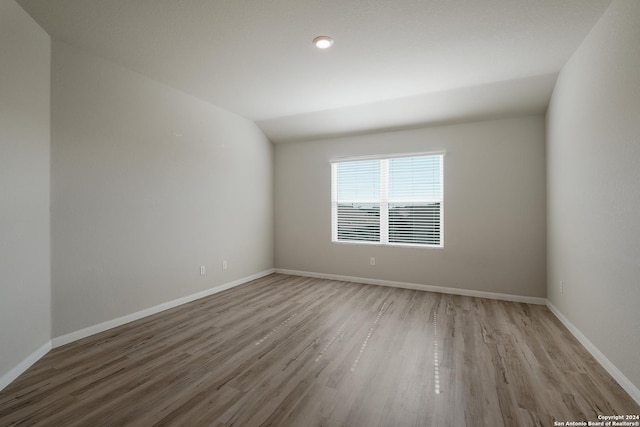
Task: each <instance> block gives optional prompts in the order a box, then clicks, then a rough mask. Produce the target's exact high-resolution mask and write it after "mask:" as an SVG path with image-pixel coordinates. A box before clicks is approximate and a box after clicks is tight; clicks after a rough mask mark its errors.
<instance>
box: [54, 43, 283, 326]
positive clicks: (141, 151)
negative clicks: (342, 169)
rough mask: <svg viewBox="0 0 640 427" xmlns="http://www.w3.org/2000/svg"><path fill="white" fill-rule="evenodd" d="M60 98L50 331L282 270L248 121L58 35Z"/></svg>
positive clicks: (263, 164) (268, 177)
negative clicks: (275, 263) (226, 266)
mask: <svg viewBox="0 0 640 427" xmlns="http://www.w3.org/2000/svg"><path fill="white" fill-rule="evenodd" d="M52 104H53V110H52V134H51V137H52V205H53V209H52V238H53V267H52V268H53V275H52V281H53V285H52V286H53V335H54V337H57V336H61V335H63V334H67V333H70V332H74V331H77V330H79V329H82V328H85V327H89V326H92V325H95V324H98V323H100V322H103V321H108V320H111V319H114V318H117V317H120V316H123V315H126V314H130V313H133V312H136V311H139V310H142V309H145V308H148V307H151V306H154V305H157V304H160V303H163V302H167V301H170V300H173V299H176V298H179V297H182V296H186V295H190V294H193V293H196V292H199V291H203V290H206V289H208V288H211V287H213V286H216V285H220V284H223V283H227V282H230V281H233V280H236V279H240V278H243V277H246V276H249V275H252V274H255V273H258V272H261V271H264V270H267V269H270V268H272V267H273V178H272V176H273V148H272V145H271V143H270V142H269V141H268V140H267V139H266V137H265V136H264V135H263V134H262V132H260V130H259V129H258V128H257V127H256V126H255V125H254V124H253V123H252V122H250V121H248V120H246V119H244V118H241V117H239V116H237V115H234V114H232V113H229V112H226V111H224V110H221V109H219V108H216V107H214V106H212V105H211V104H207V103H205V102H202V101H200V100H198V99H195V98H193V97H191V96H188V95H186V94H184V93H182V92H179V91H177V90H175V89H172V88H169V87H167V86H164V85H162V84H160V83H157V82H154V81H152V80H149V79H148V78H146V77H143V76H141V75H139V74H136V73H134V72H132V71H129V70H127V69H124V68H121V67H120V66H118V65H115V64H113V63H110V62H107V61H105V60H102V59H99V58H97V57H95V56H91V55H88V54H85V53H83V52H81V51H79V50H77V49H75V48H72V47H70V46H68V45H66V44H63V43H59V42H54V44H53V63H52ZM223 259H226V260H228V261H229V269H228V270H226V271H222V268H221V262H222V260H223ZM201 265H204V266H206V268H207V273H206V274H205V275H204V276H200V272H199V266H201Z"/></svg>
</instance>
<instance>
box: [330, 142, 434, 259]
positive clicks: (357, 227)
mask: <svg viewBox="0 0 640 427" xmlns="http://www.w3.org/2000/svg"><path fill="white" fill-rule="evenodd" d="M331 171H332V172H331V176H332V179H331V189H332V191H331V193H332V197H331V202H332V209H331V211H332V241H334V242H355V243H358V242H359V243H378V244H389V245H419V246H438V247H440V246H443V239H442V210H443V198H444V194H443V182H442V181H443V180H442V177H443V173H442V172H443V155H441V154H438V155H413V156H406V157H393V158H381V159H367V160H346V161H337V162H333V163H332V164H331Z"/></svg>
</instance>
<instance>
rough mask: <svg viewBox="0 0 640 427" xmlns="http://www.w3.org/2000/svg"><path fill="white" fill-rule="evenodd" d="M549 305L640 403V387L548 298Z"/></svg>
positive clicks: (572, 332)
mask: <svg viewBox="0 0 640 427" xmlns="http://www.w3.org/2000/svg"><path fill="white" fill-rule="evenodd" d="M547 307H548V308H549V310H551V312H552V313H553V314H554V315H555V316H556V317H557V318H558V320H560V322H562V324H563V325H564V326H565V327H566V328H567V329H568V330H569V332H571V334H572V335H573V336H574V337H576V339H577V340H578V341H579V342H580V344H582V346H583V347H584V348H586V349H587V351H588V352H589V353H591V355H592V356H593V358H594V359H596V360H597V361H598V363H600V365H602V367H603V368H604V369H605V370H606V371H607V372H608V373H609V375H611V376H612V377H613V379H614V380H616V381H617V382H618V384H620V387H622V388H623V389H624V390H625V391H626V392H627V393H629V396H631V397H632V398H633V400H635V401H636V403H638V405H640V389H638V387H636V386H635V385H634V384H633V383H632V382H631V381H630V380H629V378H627V377H626V376H625V375H624V374H623V373H622V372H620V370H619V369H618V368H616V366H615V365H614V364H613V363H612V362H611V361H610V360H609V359H607V356H605V355H604V354H602V352H601V351H600V350H598V347H596V346H595V345H594V344H593V343H592V342H591V341H589V339H588V338H587V337H586V336H585V335H584V334H583V333H582V332H580V329H578V328H577V327H576V326H575V325H574V324H573V323H571V321H570V320H569V319H567V318H566V317H565V316H564V314H562V312H561V311H560V310H558V308H557V307H556V306H555V305H553V304H552V303H551V301H549V300H547Z"/></svg>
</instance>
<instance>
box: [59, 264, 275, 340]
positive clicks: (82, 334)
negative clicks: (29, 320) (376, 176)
mask: <svg viewBox="0 0 640 427" xmlns="http://www.w3.org/2000/svg"><path fill="white" fill-rule="evenodd" d="M272 273H274V270H273V269H269V270H265V271H262V272H260V273H256V274H253V275H251V276H248V277H243V278H242V279H238V280H234V281H233V282H228V283H224V284H222V285H219V286H215V287H213V288H210V289H206V290H204V291H202V292H198V293H195V294H191V295H187V296H185V297H182V298H178V299H175V300H173V301H167V302H164V303H162V304H158V305H155V306H153V307H149V308H145V309H144V310H140V311H137V312H135V313H131V314H127V315H125V316H122V317H118V318H116V319H112V320H107V321H106V322H102V323H98V324H97V325H93V326H89V327H87V328H84V329H80V330H79V331H74V332H71V333H68V334H65V335H62V336H59V337H55V338H53V339H52V340H51V344H52V347H53V348H57V347H60V346H63V345H65V344H69V343H71V342H74V341H77V340H79V339H82V338H86V337H88V336H91V335H95V334H98V333H100V332H104V331H106V330H109V329H112V328H116V327H118V326H122V325H124V324H126V323H129V322H133V321H135V320H138V319H142V318H143V317H147V316H151V315H152V314H156V313H159V312H161V311H165V310H168V309H170V308H174V307H177V306H179V305H182V304H186V303H188V302H191V301H195V300H197V299H200V298H204V297H207V296H209V295H213V294H217V293H218V292H222V291H225V290H227V289H231V288H233V287H236V286H239V285H242V284H244V283H247V282H250V281H252V280H256V279H259V278H261V277H264V276H268V275H269V274H272Z"/></svg>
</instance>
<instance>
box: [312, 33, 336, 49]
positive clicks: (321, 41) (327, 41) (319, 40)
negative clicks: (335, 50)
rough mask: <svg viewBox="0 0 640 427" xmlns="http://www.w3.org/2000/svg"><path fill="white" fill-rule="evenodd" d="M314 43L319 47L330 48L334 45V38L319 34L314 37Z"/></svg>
mask: <svg viewBox="0 0 640 427" xmlns="http://www.w3.org/2000/svg"><path fill="white" fill-rule="evenodd" d="M313 44H314V46H315V47H317V48H318V49H328V48H330V47H331V46H332V45H333V39H332V38H331V37H329V36H318V37H316V38H315V39H313Z"/></svg>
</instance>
